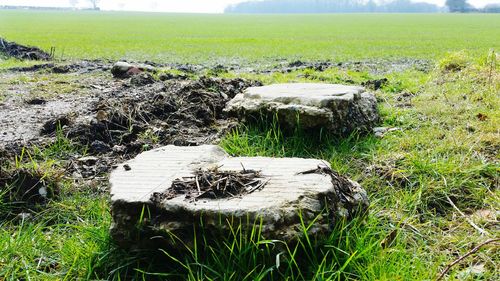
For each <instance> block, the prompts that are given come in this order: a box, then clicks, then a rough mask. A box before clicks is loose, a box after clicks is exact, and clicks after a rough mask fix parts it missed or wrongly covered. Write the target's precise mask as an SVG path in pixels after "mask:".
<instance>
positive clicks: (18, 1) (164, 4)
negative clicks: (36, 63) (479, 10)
mask: <svg viewBox="0 0 500 281" xmlns="http://www.w3.org/2000/svg"><path fill="white" fill-rule="evenodd" d="M243 1H245V0H101V1H100V2H101V4H100V7H101V9H103V10H130V11H155V12H183V13H221V12H222V11H223V10H224V7H226V6H227V5H229V4H234V3H238V2H243ZM311 1H312V0H311ZM414 1H421V2H429V3H435V4H438V5H441V6H442V5H443V4H444V2H445V0H414ZM69 2H70V1H69V0H0V5H25V6H50V7H60V6H69ZM469 3H471V4H473V5H474V6H477V7H482V6H484V5H486V4H488V3H500V0H469ZM78 5H79V6H80V7H84V6H88V1H87V0H80V1H79V4H78Z"/></svg>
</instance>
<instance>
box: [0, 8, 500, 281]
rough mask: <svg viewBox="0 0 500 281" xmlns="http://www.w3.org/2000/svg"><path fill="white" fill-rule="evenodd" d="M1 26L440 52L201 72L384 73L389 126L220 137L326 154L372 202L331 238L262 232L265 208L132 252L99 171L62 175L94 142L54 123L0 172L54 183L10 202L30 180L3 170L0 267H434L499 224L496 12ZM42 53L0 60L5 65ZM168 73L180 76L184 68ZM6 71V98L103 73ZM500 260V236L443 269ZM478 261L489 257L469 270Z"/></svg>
mask: <svg viewBox="0 0 500 281" xmlns="http://www.w3.org/2000/svg"><path fill="white" fill-rule="evenodd" d="M0 36H1V37H5V38H6V39H8V40H12V41H17V42H19V43H22V44H31V45H36V46H40V47H43V48H46V49H49V48H50V47H51V46H55V47H56V48H57V53H56V56H57V58H75V59H78V58H96V59H103V58H104V59H108V58H109V59H117V58H123V57H124V58H129V59H133V60H151V61H161V62H188V63H198V64H205V63H227V62H236V63H241V64H244V63H245V62H251V63H256V64H262V65H273V64H275V63H277V62H278V61H281V60H287V61H292V60H296V59H300V60H303V61H316V60H326V59H329V60H339V61H353V60H364V59H367V60H384V59H394V58H410V59H416V58H422V59H429V60H431V61H433V62H435V67H434V68H433V69H432V70H431V71H430V72H424V71H421V70H419V69H408V70H405V71H398V72H391V73H387V74H374V73H369V72H365V71H358V70H354V69H350V70H347V69H343V68H330V69H327V70H326V71H323V72H319V71H314V70H311V69H305V70H297V71H292V72H289V73H281V72H276V73H271V74H268V73H264V74H262V73H260V74H256V73H239V72H238V73H236V72H220V73H219V72H216V71H208V72H207V74H209V75H217V76H221V77H228V78H234V77H243V78H249V79H256V80H259V81H261V82H262V83H264V84H270V83H277V82H304V81H305V82H323V83H343V84H355V85H359V84H361V83H362V82H366V81H369V80H373V79H381V78H387V79H388V82H387V83H385V84H384V85H383V86H382V88H381V89H378V90H376V91H375V94H376V96H377V99H378V101H379V104H380V111H381V113H382V124H381V126H384V127H388V128H395V130H393V131H390V132H387V133H386V134H385V135H384V136H383V137H382V138H380V137H376V136H374V135H359V134H353V135H351V136H349V137H348V138H346V139H342V140H340V139H336V138H333V137H331V136H329V135H328V134H327V133H326V132H321V133H319V135H317V136H310V135H307V134H304V133H303V132H300V131H297V132H294V133H291V134H284V133H283V132H282V131H281V130H280V128H279V127H278V126H277V125H275V124H273V123H272V122H271V124H269V123H267V124H266V123H263V124H254V125H247V126H241V127H239V128H237V129H235V130H234V131H232V132H230V133H229V134H228V135H227V136H226V137H225V138H224V139H223V140H222V141H221V145H222V146H223V147H224V149H225V150H226V151H227V152H228V153H230V154H233V155H249V156H256V155H262V156H276V157H284V156H295V157H316V158H321V159H324V160H326V161H329V162H330V163H331V165H332V167H333V168H334V169H335V170H337V171H339V172H340V173H341V174H344V175H347V176H349V177H350V178H352V179H354V180H356V181H358V182H360V183H361V185H362V186H363V187H364V188H365V189H367V191H368V193H369V195H370V199H371V209H370V213H369V215H368V216H367V217H366V218H365V219H357V220H354V221H351V222H339V224H338V226H337V229H336V231H334V232H332V233H331V234H330V235H329V236H328V237H324V239H321V240H320V241H310V240H309V237H305V238H304V239H302V240H301V241H299V243H298V244H297V245H284V244H283V243H282V242H280V241H269V240H263V238H262V237H261V236H260V235H259V224H258V222H257V223H256V226H255V228H254V229H253V230H252V231H250V232H249V233H245V232H243V231H241V229H234V230H233V231H232V233H230V234H229V235H227V236H224V237H222V238H221V239H220V240H219V241H214V242H213V243H212V244H207V243H203V242H204V239H206V237H205V236H204V235H203V230H196V229H193V231H196V233H197V235H198V236H197V238H198V243H197V244H196V245H194V247H188V248H186V250H185V251H184V253H180V254H179V253H167V252H158V251H156V252H155V253H154V254H153V253H151V252H127V251H124V250H122V249H120V248H118V247H117V246H115V245H114V244H113V242H112V241H111V240H110V236H109V227H110V224H111V216H110V213H109V209H110V207H109V198H108V194H107V192H106V190H105V189H106V181H105V180H102V181H80V180H75V179H70V178H65V177H63V176H62V175H63V174H64V170H65V169H67V167H68V165H69V162H70V161H71V160H68V159H70V158H71V157H73V156H74V155H78V156H82V155H86V150H87V149H86V148H85V147H78V146H75V145H74V144H73V143H72V142H71V141H70V140H69V139H67V138H66V137H65V136H63V135H62V134H60V133H59V134H58V135H57V137H56V139H55V141H54V142H53V143H49V144H45V145H43V146H39V147H29V148H25V149H23V150H22V152H21V153H20V155H19V156H18V157H17V158H16V159H9V161H8V163H1V162H0V186H2V181H4V180H5V179H4V178H3V176H4V174H3V173H5V172H12V171H16V170H22V171H25V172H26V173H27V174H30V175H34V176H36V178H39V179H41V180H44V181H47V183H49V186H51V187H53V188H54V190H55V191H57V196H55V197H54V198H53V199H51V200H49V201H48V202H46V203H47V204H43V205H36V204H35V205H32V206H28V207H29V208H31V210H32V212H31V215H26V216H25V215H17V216H13V215H12V214H13V212H12V211H13V210H15V208H18V207H19V205H13V204H11V203H12V201H22V199H23V198H22V196H21V197H19V196H20V193H18V192H17V190H20V188H21V187H22V184H21V183H20V182H19V181H13V182H9V183H8V185H6V188H5V189H3V190H0V280H106V279H109V280H130V279H136V280H141V279H144V280H146V279H148V280H149V279H155V278H157V279H174V280H177V279H178V280H433V279H435V278H436V276H437V275H438V274H439V272H441V271H442V270H443V269H444V267H445V266H446V265H447V264H448V263H450V262H452V261H454V260H456V259H457V258H458V257H459V256H461V255H464V254H465V253H467V252H468V251H470V250H471V249H472V248H474V247H475V246H477V245H478V244H480V243H481V242H484V241H486V240H487V239H490V238H497V237H499V235H500V233H499V231H498V210H500V190H499V188H498V187H499V181H500V154H499V148H500V133H499V132H500V63H499V60H500V58H499V55H498V54H497V53H495V52H494V51H490V49H492V48H493V49H496V50H497V51H498V49H500V41H499V40H498V38H500V15H454V14H446V15H442V14H436V15H397V14H395V15H380V14H370V15H269V16H263V15H237V16H236V15H173V14H144V13H111V12H106V13H96V12H71V13H68V12H65V13H62V12H40V11H37V12H34V11H5V10H0ZM462 50H465V51H462ZM36 63H39V62H20V61H16V60H1V59H0V70H4V69H7V68H12V67H18V66H31V65H33V64H36ZM5 73H7V72H5ZM2 74H4V73H2ZM161 74H164V75H167V74H168V75H186V73H183V72H180V71H177V70H164V71H162V72H161V73H158V75H161ZM89 75H90V74H89ZM92 75H94V74H92ZM189 75H192V74H189ZM189 75H186V76H189ZM2 77H4V78H5V79H3V80H2V81H0V102H1V100H2V98H3V95H4V93H3V92H4V90H5V89H7V88H9V87H12V86H16V85H21V86H24V84H28V83H25V82H29V81H31V80H29V79H36V81H40V82H42V81H43V82H44V83H41V86H40V87H36V88H32V89H29V90H30V91H31V93H33V94H34V95H35V96H41V97H47V98H50V97H54V96H58V95H71V94H75V93H82V92H85V91H86V89H79V88H76V87H75V86H74V85H73V82H74V81H75V80H76V79H79V80H81V79H93V78H95V77H90V76H89V77H87V76H86V74H78V76H76V75H75V76H65V77H63V76H60V75H58V74H54V73H45V72H39V73H36V74H33V75H30V76H23V75H20V74H17V76H15V75H11V73H7V74H5V76H2ZM189 77H190V78H192V77H191V76H189ZM0 133H1V132H0ZM140 138H141V139H147V140H150V141H151V143H157V142H158V138H159V136H157V135H155V133H154V131H146V132H144V133H143V134H141V136H140ZM1 153H2V151H0V156H1ZM0 160H2V158H0ZM56 182H57V185H55V183H56ZM52 184H54V185H52ZM21 195H22V194H21ZM450 201H451V202H452V203H450ZM17 203H20V202H17ZM21 207H22V204H21ZM457 209H459V210H460V211H461V212H462V213H463V214H460V213H459V212H458V211H457ZM15 213H18V212H15ZM471 222H472V223H474V224H475V225H477V226H478V227H479V228H480V229H481V231H483V230H484V232H483V233H480V231H478V230H477V229H476V228H474V227H473V226H472V225H471ZM307 227H308V226H307V225H304V226H303V228H307ZM151 256H156V257H155V258H154V259H153V260H151ZM499 263H500V254H499V251H498V244H496V245H494V244H490V245H487V246H485V247H484V248H482V249H481V250H480V251H478V252H477V253H475V254H474V255H472V256H470V257H468V258H466V259H464V260H463V261H462V262H460V263H459V264H457V265H456V266H454V267H452V268H451V270H450V272H449V275H448V278H449V280H497V278H498V276H500V271H499ZM473 267H474V268H476V269H477V268H480V269H481V270H476V271H479V273H477V272H476V273H471V272H470V271H468V269H470V268H473Z"/></svg>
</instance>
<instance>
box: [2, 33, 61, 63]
mask: <svg viewBox="0 0 500 281" xmlns="http://www.w3.org/2000/svg"><path fill="white" fill-rule="evenodd" d="M0 53H3V54H4V55H5V56H7V57H12V58H16V59H20V60H51V59H52V55H51V54H49V53H47V52H45V51H43V50H42V49H40V48H37V47H28V46H24V45H20V44H17V43H15V42H9V41H7V40H5V39H3V38H0Z"/></svg>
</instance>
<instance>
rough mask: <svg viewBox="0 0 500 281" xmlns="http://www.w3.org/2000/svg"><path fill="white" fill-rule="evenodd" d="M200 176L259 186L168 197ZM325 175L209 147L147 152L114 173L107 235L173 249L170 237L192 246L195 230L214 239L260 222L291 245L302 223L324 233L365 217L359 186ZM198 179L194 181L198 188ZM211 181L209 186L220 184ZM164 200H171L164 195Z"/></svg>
mask: <svg viewBox="0 0 500 281" xmlns="http://www.w3.org/2000/svg"><path fill="white" fill-rule="evenodd" d="M318 167H319V168H318ZM201 170H203V171H214V170H216V171H217V172H218V173H219V172H220V173H222V172H223V173H233V172H234V173H236V172H239V173H242V171H245V172H248V171H255V172H256V174H257V175H258V176H257V178H256V180H257V181H259V182H260V183H262V184H256V186H257V188H256V189H255V190H253V191H251V192H250V191H246V192H243V193H241V194H231V195H230V196H226V197H224V198H214V197H211V198H207V197H206V196H201V195H202V194H201V192H200V193H199V195H200V196H192V194H191V195H189V196H188V195H187V194H188V193H186V194H182V192H181V193H176V194H175V195H174V196H172V193H169V191H171V190H172V189H173V188H174V187H173V186H174V185H173V182H177V183H178V182H179V181H183V180H184V179H186V178H191V179H192V178H193V175H194V174H195V173H197V171H201ZM328 171H331V170H330V169H329V166H328V164H326V163H325V162H324V161H321V160H317V159H301V158H268V157H230V156H228V155H227V154H226V153H225V152H224V151H223V150H222V149H221V148H219V147H218V146H213V145H203V146H196V147H177V146H166V147H162V148H158V149H155V150H152V151H148V152H144V153H142V154H140V155H138V156H137V157H136V158H135V159H133V160H130V161H128V162H126V163H124V164H122V165H119V166H118V167H117V168H116V169H115V170H114V171H113V172H112V173H111V177H110V183H111V200H112V209H111V210H112V216H113V224H112V227H111V234H112V236H113V237H114V239H115V240H116V241H117V242H118V243H119V244H120V245H122V246H131V245H135V246H137V247H150V246H153V247H160V246H165V247H175V246H176V245H175V243H173V242H172V240H170V239H169V238H168V237H171V235H174V236H176V237H182V242H183V243H184V244H189V243H190V241H192V239H193V236H194V229H195V228H196V229H200V227H203V229H204V233H210V232H213V233H215V232H218V231H225V230H228V229H229V228H230V227H234V225H231V224H232V223H239V224H241V225H242V226H243V227H244V228H246V229H251V228H252V227H253V226H254V224H255V223H256V222H257V223H259V222H262V226H261V231H262V236H263V237H265V238H266V239H278V240H282V241H292V240H294V239H296V238H298V237H300V236H301V235H302V233H303V232H302V229H301V219H302V220H303V222H304V223H306V224H308V223H311V222H312V221H313V220H314V219H317V220H316V221H315V222H314V226H313V227H311V228H310V230H309V232H310V234H311V235H316V234H326V233H329V232H330V231H331V230H332V228H333V225H334V223H335V222H336V221H337V220H338V219H339V218H352V217H354V216H356V215H360V214H364V213H365V212H366V210H367V208H368V199H367V195H366V192H365V191H364V190H363V189H362V188H361V186H360V185H359V184H358V183H356V182H353V181H351V180H349V179H347V178H344V177H341V176H339V175H337V174H336V173H334V172H332V173H329V172H328ZM201 177H202V176H200V178H198V176H197V178H196V184H197V185H198V190H200V186H199V185H201V184H202V178H201ZM211 180H212V185H213V186H215V184H217V182H220V180H219V181H217V182H216V181H215V180H213V179H211ZM221 180H222V179H221ZM209 181H210V180H209ZM252 183H253V181H251V183H250V182H249V183H248V184H245V185H250V184H252ZM175 188H178V186H176V187H175ZM218 188H220V189H222V187H218ZM202 189H203V188H202ZM194 193H196V190H195V192H194ZM165 194H166V195H170V196H161V195H165ZM230 222H231V223H230ZM138 226H140V227H138ZM152 237H154V239H151V238H152Z"/></svg>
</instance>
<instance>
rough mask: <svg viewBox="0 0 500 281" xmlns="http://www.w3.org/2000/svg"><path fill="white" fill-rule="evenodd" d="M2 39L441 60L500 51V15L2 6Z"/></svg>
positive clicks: (81, 48)
mask: <svg viewBox="0 0 500 281" xmlns="http://www.w3.org/2000/svg"><path fill="white" fill-rule="evenodd" d="M0 36H2V37H5V38H7V39H8V40H13V41H18V42H19V43H23V44H29V45H36V46H40V47H42V48H45V49H47V50H48V49H50V47H52V46H54V47H56V50H57V54H56V57H57V58H61V57H64V58H101V59H102V58H110V59H119V58H128V59H133V60H153V61H164V62H190V63H207V62H236V63H246V62H258V63H267V64H269V63H270V64H272V63H273V60H276V59H288V60H291V59H303V60H333V61H346V60H347V61H352V60H362V59H371V58H376V59H380V58H390V59H393V58H401V57H410V58H425V59H435V58H439V57H441V56H443V55H444V54H445V53H446V52H449V51H457V50H462V49H467V50H469V51H470V52H472V53H474V54H476V55H477V54H483V53H485V52H487V51H488V50H489V49H490V48H493V49H497V50H498V49H500V41H499V40H498V38H500V15H498V14H497V15H495V14H468V15H459V14H428V15H416V14H335V15H188V14H161V13H158V14H151V13H149V14H145V13H118V12H100V13H96V12H55V11H8V10H0Z"/></svg>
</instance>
